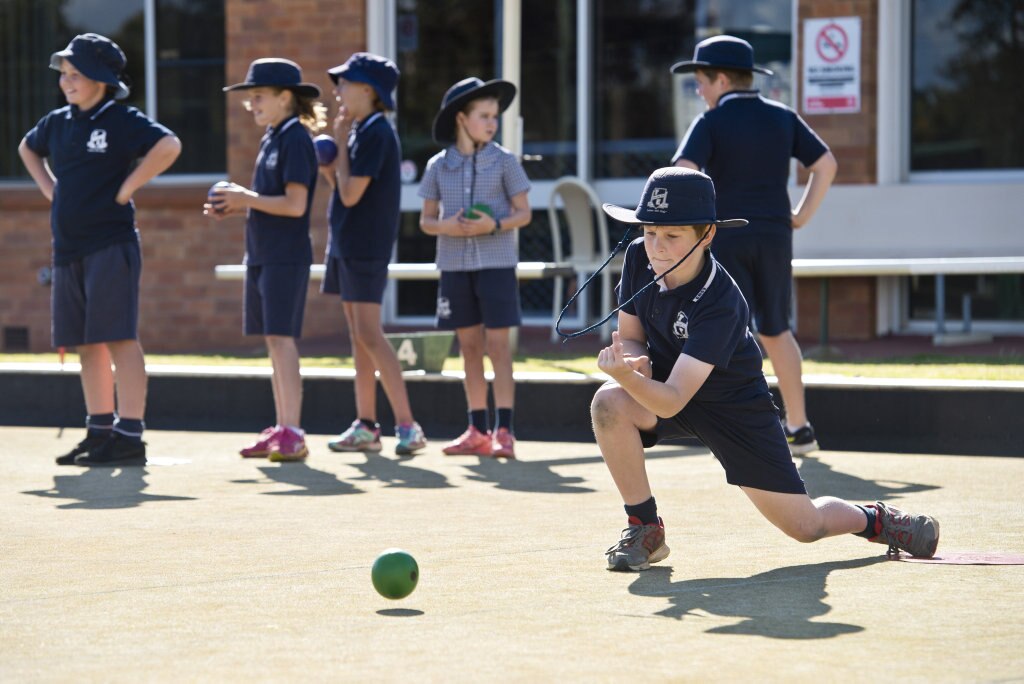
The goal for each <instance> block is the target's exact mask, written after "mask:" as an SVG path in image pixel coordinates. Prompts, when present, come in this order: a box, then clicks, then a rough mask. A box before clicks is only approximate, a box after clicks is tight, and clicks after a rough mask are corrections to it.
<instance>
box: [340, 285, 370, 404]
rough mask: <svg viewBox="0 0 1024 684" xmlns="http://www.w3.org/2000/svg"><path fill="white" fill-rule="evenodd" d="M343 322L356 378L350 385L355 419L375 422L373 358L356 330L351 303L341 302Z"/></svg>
mask: <svg viewBox="0 0 1024 684" xmlns="http://www.w3.org/2000/svg"><path fill="white" fill-rule="evenodd" d="M341 305H342V308H343V309H344V311H345V321H346V323H347V324H348V339H349V341H350V342H351V343H352V361H353V363H354V364H355V369H356V377H355V381H354V382H353V383H352V384H353V387H354V389H355V393H356V417H357V418H366V419H368V420H373V421H375V422H376V420H377V367H376V366H374V364H373V357H372V356H370V352H369V351H367V349H366V347H365V346H364V345H363V340H362V338H360V337H359V334H358V330H357V329H356V324H357V321H356V318H355V316H356V314H355V310H354V308H353V305H352V303H351V302H342V303H341Z"/></svg>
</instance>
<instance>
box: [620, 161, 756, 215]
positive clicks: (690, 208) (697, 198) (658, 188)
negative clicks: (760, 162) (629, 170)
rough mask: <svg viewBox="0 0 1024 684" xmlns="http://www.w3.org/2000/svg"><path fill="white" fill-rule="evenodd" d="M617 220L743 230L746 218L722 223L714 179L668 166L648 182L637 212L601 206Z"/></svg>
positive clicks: (624, 208)
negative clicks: (716, 211) (718, 210)
mask: <svg viewBox="0 0 1024 684" xmlns="http://www.w3.org/2000/svg"><path fill="white" fill-rule="evenodd" d="M601 208H602V209H604V213H606V214H608V215H609V216H611V217H612V218H613V219H615V220H617V221H622V222H623V223H631V224H643V225H650V226H702V225H706V224H708V223H714V224H715V225H716V226H719V227H720V228H740V227H742V226H745V225H747V220H746V219H723V220H719V219H718V217H717V215H716V213H715V184H714V183H712V182H711V178H710V177H708V176H707V175H705V174H703V173H701V172H700V171H694V170H693V169H687V168H683V167H680V166H668V167H665V168H663V169H658V170H657V171H655V172H654V173H652V174H651V177H650V178H648V179H647V184H646V185H645V186H644V192H643V194H642V195H641V196H640V203H639V204H637V205H636V209H629V208H628V207H620V206H617V205H614V204H604V205H602V206H601Z"/></svg>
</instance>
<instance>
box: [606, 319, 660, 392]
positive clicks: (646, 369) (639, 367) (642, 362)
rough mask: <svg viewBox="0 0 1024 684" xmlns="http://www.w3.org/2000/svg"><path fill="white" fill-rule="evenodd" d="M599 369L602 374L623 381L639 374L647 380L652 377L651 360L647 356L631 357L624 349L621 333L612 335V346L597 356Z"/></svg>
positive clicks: (616, 332)
mask: <svg viewBox="0 0 1024 684" xmlns="http://www.w3.org/2000/svg"><path fill="white" fill-rule="evenodd" d="M597 367H598V368H599V369H601V372H603V373H605V374H607V375H609V376H611V377H612V378H613V379H615V380H619V381H621V380H622V379H623V378H626V377H628V376H630V375H632V374H633V373H634V372H635V373H639V374H640V375H642V376H644V377H645V378H650V377H651V360H650V359H649V358H648V357H646V356H630V355H629V354H627V353H626V352H625V350H624V349H623V348H622V340H621V339H619V332H618V331H617V330H616V331H615V332H613V333H612V343H611V346H609V347H605V348H604V349H602V350H601V352H600V353H599V354H598V355H597Z"/></svg>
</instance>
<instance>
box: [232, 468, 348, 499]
mask: <svg viewBox="0 0 1024 684" xmlns="http://www.w3.org/2000/svg"><path fill="white" fill-rule="evenodd" d="M259 471H260V472H261V473H263V475H264V477H266V480H264V482H266V481H273V482H280V483H281V484H287V485H293V486H295V487H298V489H289V490H287V491H284V492H262V493H263V494H267V495H269V496H337V495H340V494H361V493H362V490H361V489H359V488H358V487H356V486H355V485H352V484H349V483H348V482H345V481H344V480H339V479H338V476H337V475H334V474H333V473H327V472H324V471H322V470H317V469H316V468H310V467H309V466H308V465H306V464H305V463H301V462H295V463H282V464H281V465H280V466H260V468H259ZM232 482H234V483H235V484H258V483H260V480H258V479H251V480H232Z"/></svg>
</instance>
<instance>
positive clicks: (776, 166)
mask: <svg viewBox="0 0 1024 684" xmlns="http://www.w3.org/2000/svg"><path fill="white" fill-rule="evenodd" d="M827 151H828V146H827V145H826V144H825V143H824V142H823V141H822V140H821V138H819V137H818V135H817V134H816V133H815V132H814V131H813V130H812V129H811V127H810V126H808V125H807V124H806V123H805V122H804V120H803V119H801V118H800V116H799V115H798V114H797V113H796V112H794V111H793V110H792V109H790V108H789V107H787V106H786V105H784V104H782V103H781V102H776V101H774V100H768V99H766V98H764V97H761V95H760V94H758V92H757V91H756V90H739V91H732V92H729V93H726V94H725V95H723V96H722V97H721V98H720V99H719V101H718V106H716V107H715V108H714V109H709V110H708V111H706V112H704V113H703V114H701V115H700V116H698V117H697V118H696V119H694V120H693V123H692V124H690V129H689V130H688V131H687V132H686V135H685V136H684V137H683V141H682V142H681V143H680V145H679V149H678V150H677V151H676V154H675V156H674V157H673V158H672V163H673V164H674V163H675V162H676V161H677V160H678V159H680V158H683V159H688V160H689V161H691V162H693V163H694V164H696V165H697V166H699V167H700V168H702V169H703V170H704V172H705V173H706V174H708V175H709V176H711V179H712V180H713V181H714V182H715V194H716V197H717V200H716V203H715V205H716V209H717V210H718V215H719V216H724V217H726V218H729V217H736V216H742V217H743V218H745V219H749V220H751V221H755V220H759V219H763V220H768V221H772V222H781V223H783V224H785V225H786V226H787V227H788V226H790V225H791V221H792V213H791V204H790V200H789V192H788V191H787V189H786V186H787V185H788V182H789V160H790V158H792V157H795V158H796V159H798V160H799V161H800V163H801V164H803V165H804V166H810V165H811V164H813V163H814V162H816V161H818V159H819V158H820V157H821V155H823V154H825V152H827Z"/></svg>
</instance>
